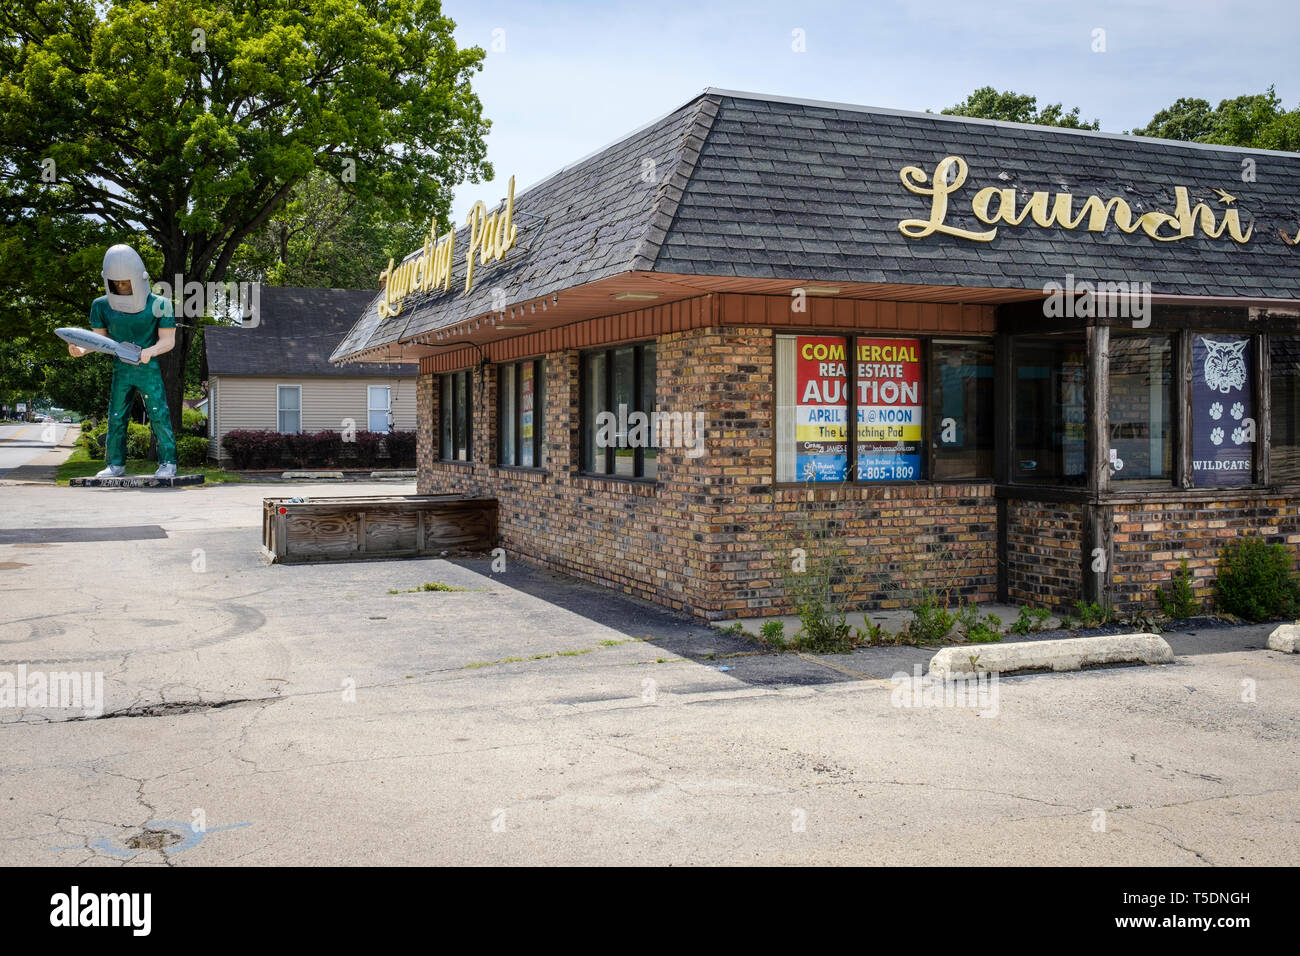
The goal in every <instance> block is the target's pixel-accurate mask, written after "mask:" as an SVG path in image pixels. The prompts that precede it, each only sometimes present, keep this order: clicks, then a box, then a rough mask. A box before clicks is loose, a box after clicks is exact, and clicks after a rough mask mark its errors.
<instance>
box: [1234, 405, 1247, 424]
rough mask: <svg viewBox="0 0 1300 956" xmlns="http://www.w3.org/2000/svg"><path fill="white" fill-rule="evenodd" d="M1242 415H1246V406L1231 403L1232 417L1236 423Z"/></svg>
mask: <svg viewBox="0 0 1300 956" xmlns="http://www.w3.org/2000/svg"><path fill="white" fill-rule="evenodd" d="M1244 414H1246V406H1244V405H1242V404H1241V402H1233V404H1232V417H1233V418H1235V419H1236V420H1237V421H1241V416H1242V415H1244Z"/></svg>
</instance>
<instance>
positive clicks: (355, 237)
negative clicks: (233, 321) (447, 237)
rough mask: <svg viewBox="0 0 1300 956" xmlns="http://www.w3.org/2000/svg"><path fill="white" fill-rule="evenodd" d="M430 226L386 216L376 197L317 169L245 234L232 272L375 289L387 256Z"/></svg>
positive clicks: (415, 243)
mask: <svg viewBox="0 0 1300 956" xmlns="http://www.w3.org/2000/svg"><path fill="white" fill-rule="evenodd" d="M428 231H429V223H428V222H427V221H424V222H412V221H402V222H393V221H391V219H390V217H389V214H388V211H387V210H386V209H385V208H384V207H383V205H382V204H381V203H379V202H377V201H375V200H373V199H366V198H362V197H359V196H356V195H355V194H353V193H350V192H349V191H348V190H346V189H344V188H343V186H342V185H341V184H340V183H338V182H337V181H336V180H334V179H333V178H331V177H330V176H329V175H327V174H326V173H324V172H323V171H321V170H315V171H313V172H312V174H311V175H310V176H308V177H307V178H306V179H304V180H302V181H301V182H300V183H298V184H297V185H296V186H294V189H293V192H292V193H291V194H290V197H289V200H288V202H286V203H285V204H284V206H283V207H282V208H281V209H280V210H279V211H278V212H276V213H275V214H274V215H272V216H271V217H270V218H269V219H268V220H267V222H266V224H265V225H264V226H262V228H260V229H258V230H257V231H256V232H254V233H253V234H251V235H250V236H249V237H248V238H247V239H245V240H244V242H243V243H242V244H241V245H240V247H239V249H238V250H236V252H235V255H234V258H233V259H231V262H230V275H231V276H232V277H233V278H236V279H238V280H239V281H258V282H265V283H267V284H268V285H291V286H305V287H308V288H339V289H370V288H375V289H378V286H379V281H378V277H379V273H380V272H381V271H382V270H383V269H384V267H385V266H387V265H388V260H389V259H390V258H394V259H397V260H399V261H400V260H401V259H402V257H403V256H405V255H406V254H407V253H409V252H411V250H413V249H417V248H419V246H420V245H421V243H423V242H424V237H425V234H426V233H427V232H428Z"/></svg>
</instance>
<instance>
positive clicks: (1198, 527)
mask: <svg viewBox="0 0 1300 956" xmlns="http://www.w3.org/2000/svg"><path fill="white" fill-rule="evenodd" d="M1111 507H1112V509H1113V516H1114V529H1115V530H1114V534H1113V557H1112V562H1111V572H1112V573H1111V594H1112V600H1113V601H1114V603H1115V605H1116V606H1117V607H1120V608H1138V607H1145V608H1151V609H1154V608H1157V607H1158V606H1159V605H1158V603H1157V600H1156V596H1155V592H1156V591H1157V590H1159V589H1162V588H1163V589H1168V588H1169V582H1170V581H1171V580H1172V579H1173V573H1174V571H1175V570H1177V568H1178V565H1179V562H1180V561H1181V560H1182V559H1184V558H1186V559H1187V566H1188V567H1189V568H1190V569H1191V571H1192V574H1193V587H1194V589H1195V591H1196V597H1197V598H1198V599H1199V600H1201V601H1202V602H1203V606H1207V605H1205V604H1204V602H1209V601H1212V600H1213V597H1214V579H1215V576H1216V574H1217V573H1218V564H1219V552H1220V551H1221V550H1222V548H1223V546H1224V545H1225V544H1228V543H1229V542H1230V541H1233V540H1235V539H1237V538H1241V537H1244V536H1247V535H1259V536H1262V537H1263V538H1265V539H1266V540H1267V541H1269V542H1270V543H1272V542H1281V543H1283V544H1286V545H1287V546H1288V547H1290V548H1291V549H1292V551H1293V552H1294V550H1295V549H1296V546H1297V545H1300V500H1297V499H1295V498H1286V497H1284V496H1281V495H1278V494H1277V493H1267V492H1240V491H1239V492H1236V493H1226V492H1225V493H1224V494H1222V495H1216V496H1213V497H1211V498H1204V497H1202V498H1198V499H1196V500H1191V501H1170V500H1161V501H1155V502H1131V503H1125V504H1115V505H1112V506H1111Z"/></svg>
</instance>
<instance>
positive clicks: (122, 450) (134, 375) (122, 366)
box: [90, 292, 176, 465]
mask: <svg viewBox="0 0 1300 956" xmlns="http://www.w3.org/2000/svg"><path fill="white" fill-rule="evenodd" d="M90 327H91V328H92V329H93V330H95V331H96V332H100V333H102V334H104V335H107V336H108V337H109V338H111V339H114V340H116V341H118V342H134V343H135V344H136V345H138V346H140V347H141V348H146V349H147V348H151V347H152V346H153V345H155V344H156V343H157V342H158V330H159V329H174V328H176V317H175V315H174V314H173V312H172V304H171V302H169V301H168V300H166V299H164V298H161V297H160V296H157V295H154V294H153V293H152V292H151V293H149V296H148V298H147V299H146V300H145V306H144V308H143V309H141V310H140V311H139V312H134V313H125V312H118V311H117V310H116V309H114V308H112V307H111V306H110V305H109V304H108V296H106V295H101V296H100V297H99V298H98V299H96V300H95V301H94V303H93V304H92V305H91V306H90ZM133 388H134V389H138V390H139V392H140V394H141V396H143V398H144V403H145V408H147V409H148V410H149V424H150V425H151V426H153V434H154V437H155V438H156V439H157V440H158V461H159V462H160V463H165V462H171V463H175V461H176V437H175V435H174V434H173V433H172V416H171V411H170V410H169V409H168V407H167V393H166V391H164V390H163V379H162V371H161V370H160V369H159V367H158V361H157V360H156V359H155V360H153V361H150V362H148V363H146V364H142V365H132V364H131V363H129V362H123V361H122V360H121V359H119V358H114V359H113V390H112V393H111V394H110V396H109V399H108V437H107V441H106V442H105V444H104V461H105V463H106V464H108V465H125V464H126V423H127V417H128V416H129V415H130V413H131V389H133Z"/></svg>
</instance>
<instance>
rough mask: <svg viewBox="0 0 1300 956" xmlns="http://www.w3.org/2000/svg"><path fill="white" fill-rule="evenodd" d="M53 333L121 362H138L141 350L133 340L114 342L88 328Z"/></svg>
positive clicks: (135, 363) (137, 363)
mask: <svg viewBox="0 0 1300 956" xmlns="http://www.w3.org/2000/svg"><path fill="white" fill-rule="evenodd" d="M54 334H55V335H57V336H58V337H59V338H61V339H63V341H65V342H70V343H72V344H73V345H75V346H77V347H78V348H83V349H90V350H91V351H92V352H104V353H106V354H108V355H116V356H117V357H118V358H120V359H121V360H122V361H123V362H129V363H130V364H132V365H139V364H140V352H141V351H142V350H141V348H140V346H138V345H136V344H135V343H134V342H116V341H114V340H113V339H110V338H109V337H108V336H107V335H100V334H99V333H98V332H92V331H90V329H55V330H54Z"/></svg>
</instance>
